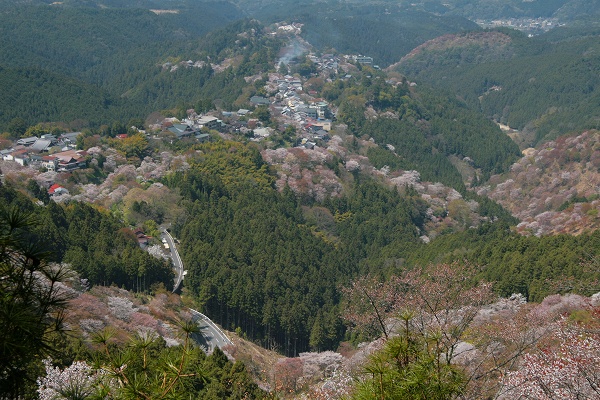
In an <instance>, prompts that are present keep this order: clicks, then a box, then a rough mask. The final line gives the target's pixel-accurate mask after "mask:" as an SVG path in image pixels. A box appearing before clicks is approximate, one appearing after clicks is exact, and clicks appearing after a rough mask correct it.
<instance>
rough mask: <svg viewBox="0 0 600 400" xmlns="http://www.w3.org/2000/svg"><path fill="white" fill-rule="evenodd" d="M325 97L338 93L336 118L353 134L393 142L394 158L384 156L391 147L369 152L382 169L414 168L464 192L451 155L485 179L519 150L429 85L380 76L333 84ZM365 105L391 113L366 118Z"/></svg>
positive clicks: (505, 163) (457, 103)
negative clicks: (396, 81)
mask: <svg viewBox="0 0 600 400" xmlns="http://www.w3.org/2000/svg"><path fill="white" fill-rule="evenodd" d="M378 78H379V79H378ZM325 96H331V97H334V96H338V100H337V101H339V102H340V111H339V115H338V118H339V119H340V120H341V121H342V122H344V123H346V124H347V125H348V127H349V128H350V130H351V132H352V133H354V134H355V135H357V136H359V137H360V136H363V135H366V136H369V137H372V138H373V139H374V140H375V142H376V143H378V144H380V145H382V146H384V145H388V146H387V147H388V148H389V145H392V146H393V152H394V153H395V155H396V156H397V160H396V161H394V159H395V157H392V155H391V154H388V155H385V152H386V151H387V150H383V149H381V150H378V151H371V153H370V154H369V156H370V158H372V160H373V163H374V164H375V165H376V166H378V167H379V168H380V167H381V166H383V165H389V166H390V167H393V166H396V167H397V168H402V169H405V170H407V169H416V170H418V171H419V173H420V174H421V176H422V177H423V180H425V181H432V182H442V183H445V184H447V185H449V186H452V187H454V188H456V189H457V190H459V191H463V190H464V183H463V182H464V179H463V177H462V176H461V175H460V173H459V172H458V170H457V169H456V168H455V167H454V166H453V165H452V164H451V162H450V160H449V158H448V156H450V155H455V156H459V157H461V158H465V157H468V158H469V159H471V160H472V162H473V164H474V166H475V167H476V168H479V169H480V170H481V173H482V174H481V175H482V176H481V177H479V178H481V179H483V180H485V179H486V178H487V177H489V175H490V174H491V173H497V172H501V171H504V170H506V169H507V168H508V166H510V164H511V163H512V162H513V161H515V160H516V158H517V155H518V154H519V151H518V148H517V146H516V145H515V144H514V142H512V141H511V140H510V139H509V138H508V137H507V136H506V135H503V134H502V132H501V131H500V130H499V129H498V128H497V127H496V126H494V124H493V123H491V122H490V121H487V120H486V119H485V118H483V117H481V115H479V114H478V113H476V112H474V111H472V110H470V109H469V108H468V107H467V106H466V105H465V104H464V103H461V102H459V101H457V100H451V99H448V98H446V97H444V96H441V95H438V94H436V93H434V92H433V91H430V90H427V89H418V90H408V88H407V85H406V83H402V84H399V85H398V86H396V87H394V86H391V85H386V84H383V83H382V80H381V78H380V77H376V78H374V79H369V78H365V79H363V80H362V81H360V85H353V84H351V83H346V84H344V83H333V84H331V85H329V87H326V88H325ZM366 106H372V107H373V108H374V109H375V111H378V112H386V111H387V112H392V115H391V116H390V115H385V114H384V115H383V116H382V117H378V118H367V117H366V116H365V107H366ZM386 163H389V164H386ZM475 183H476V182H475Z"/></svg>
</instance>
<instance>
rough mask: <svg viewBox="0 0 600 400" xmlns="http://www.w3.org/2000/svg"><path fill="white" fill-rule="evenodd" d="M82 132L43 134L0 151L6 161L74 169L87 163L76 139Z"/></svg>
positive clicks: (34, 165)
mask: <svg viewBox="0 0 600 400" xmlns="http://www.w3.org/2000/svg"><path fill="white" fill-rule="evenodd" d="M80 134H81V132H71V133H63V134H61V135H59V136H55V135H42V136H41V137H39V138H38V137H37V136H32V137H28V138H22V139H19V140H17V142H16V145H15V146H13V147H11V148H10V149H6V150H2V151H0V155H1V156H2V159H3V160H4V161H13V162H16V163H17V164H20V165H23V166H25V165H30V166H33V167H34V168H46V169H47V170H48V171H59V172H61V171H72V170H74V169H79V168H85V167H86V165H87V159H86V155H87V153H86V152H85V151H81V150H76V140H77V136H79V135H80Z"/></svg>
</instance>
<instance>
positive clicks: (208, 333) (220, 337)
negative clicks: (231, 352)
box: [161, 228, 233, 353]
mask: <svg viewBox="0 0 600 400" xmlns="http://www.w3.org/2000/svg"><path fill="white" fill-rule="evenodd" d="M161 238H163V239H165V241H166V243H167V244H168V245H169V249H170V250H171V259H172V260H173V265H174V267H175V269H176V270H177V277H176V278H175V284H174V286H173V293H175V292H176V291H177V290H179V288H180V286H181V283H182V282H183V277H184V276H185V273H186V272H187V271H185V270H184V269H183V261H181V257H180V256H179V251H177V247H176V246H175V239H173V236H171V234H170V233H169V232H168V231H167V230H166V229H164V228H163V229H161ZM189 310H190V312H191V314H192V318H193V319H194V321H195V322H197V323H198V327H199V328H200V334H199V335H195V336H194V339H195V340H196V341H197V342H198V343H199V344H200V345H202V346H203V347H204V348H205V349H206V351H207V352H208V353H210V352H212V351H213V350H214V349H215V347H218V348H220V349H222V348H223V347H225V346H228V345H232V344H233V342H232V341H231V340H229V338H228V337H227V335H225V334H224V333H223V331H222V330H221V329H219V327H218V326H217V325H216V324H215V323H214V322H212V321H211V320H210V318H208V317H207V316H206V315H204V314H202V313H201V312H199V311H196V310H193V309H191V308H190V309H189Z"/></svg>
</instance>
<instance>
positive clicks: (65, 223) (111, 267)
mask: <svg viewBox="0 0 600 400" xmlns="http://www.w3.org/2000/svg"><path fill="white" fill-rule="evenodd" d="M0 196H1V199H0V204H1V205H2V206H3V207H10V206H18V207H20V208H21V209H23V210H27V211H29V212H31V213H33V215H35V216H36V217H37V218H38V220H39V222H38V224H36V225H35V226H33V227H32V229H31V230H32V233H33V235H34V238H35V240H36V242H37V243H38V244H39V245H40V246H42V247H43V248H44V249H45V250H46V251H49V252H50V253H49V255H48V258H49V260H51V261H57V262H63V261H64V262H67V263H69V264H71V266H72V268H73V269H74V270H75V271H77V272H78V273H80V274H81V276H82V277H83V278H86V279H88V281H89V283H90V284H93V285H96V284H99V285H111V284H116V285H118V286H122V287H125V288H128V289H131V290H138V291H146V290H149V289H150V287H151V286H152V285H153V284H157V283H164V284H165V285H166V286H169V285H171V282H172V281H173V279H172V276H173V272H172V269H171V266H170V264H169V263H166V262H164V261H161V260H158V259H156V258H154V257H152V256H150V255H149V254H148V253H146V252H144V251H143V250H142V249H141V248H140V247H139V245H138V242H137V238H136V236H135V235H134V234H133V232H132V231H131V230H130V229H127V228H125V227H124V226H123V224H122V223H121V222H120V221H118V220H117V219H116V218H115V217H113V216H111V215H110V214H109V213H107V212H101V211H99V210H97V209H95V208H94V207H92V206H90V205H88V204H85V203H79V202H72V203H69V204H67V205H66V206H65V205H59V204H56V203H55V202H53V201H51V202H50V203H49V204H48V206H46V207H39V206H36V205H34V204H33V203H31V202H30V200H29V199H27V198H26V197H25V196H23V195H21V194H20V193H18V192H16V191H15V190H13V189H11V188H7V187H5V186H4V187H2V188H0Z"/></svg>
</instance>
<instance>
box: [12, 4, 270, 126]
mask: <svg viewBox="0 0 600 400" xmlns="http://www.w3.org/2000/svg"><path fill="white" fill-rule="evenodd" d="M194 4H195V5H194ZM194 4H192V3H191V2H190V4H188V5H189V7H191V8H192V9H193V10H191V11H195V14H197V15H201V16H203V17H205V18H207V19H208V21H209V22H207V23H202V21H204V18H195V19H193V22H190V21H189V20H190V19H189V18H187V17H183V16H181V15H182V14H181V13H176V14H171V13H167V14H159V15H157V14H155V13H152V12H150V11H149V10H147V9H146V10H144V9H138V8H110V7H109V8H95V7H71V6H68V5H58V4H55V5H53V6H49V5H45V4H44V5H42V4H37V5H35V4H34V5H31V4H30V5H18V6H14V7H13V8H11V9H9V10H7V11H6V12H4V13H2V14H1V15H0V33H1V34H2V37H4V38H5V39H6V40H4V41H3V42H2V43H1V44H0V55H1V58H2V60H3V61H2V63H1V65H0V85H1V86H2V87H3V88H4V96H3V100H2V102H1V103H0V109H1V110H2V113H1V116H0V127H2V126H4V127H6V126H7V124H8V123H9V122H10V121H11V120H13V119H15V118H22V119H24V120H25V121H26V122H27V123H28V124H30V125H32V124H35V123H38V122H42V121H61V122H64V123H67V124H69V123H71V124H72V125H75V123H77V124H78V125H79V126H74V127H73V128H72V129H80V126H81V125H83V126H98V125H100V124H102V123H105V124H111V123H112V122H113V121H115V120H122V121H127V120H129V119H131V118H142V119H144V118H145V117H146V116H147V115H148V114H150V113H151V112H153V111H157V110H162V109H172V108H175V107H179V108H180V109H183V110H185V109H187V108H190V107H191V106H193V105H195V104H196V103H198V102H199V101H201V100H205V99H207V98H208V99H211V100H219V101H220V105H222V106H223V107H224V108H228V107H232V106H233V103H234V102H236V100H238V97H239V96H240V95H241V94H242V91H243V89H244V88H245V87H247V86H249V87H250V90H254V89H253V86H251V85H249V84H248V83H247V82H246V81H245V80H244V79H243V78H244V77H245V76H249V75H253V74H255V73H258V72H264V71H266V70H268V69H269V65H268V62H271V61H273V60H274V58H275V57H276V55H277V51H278V48H279V46H280V41H279V40H278V39H276V38H272V37H269V36H265V35H264V34H263V33H262V30H263V27H262V26H261V25H260V24H259V23H258V22H257V21H249V20H239V21H237V22H234V23H233V25H231V26H225V27H223V25H225V22H228V21H230V20H231V19H239V18H237V17H235V16H234V15H232V13H231V12H224V15H221V14H219V10H220V9H221V8H220V7H221V6H223V5H224V4H225V3H223V4H221V3H197V4H196V3H194ZM203 6H205V7H208V10H207V11H204V8H202V7H203ZM229 6H231V5H229ZM199 7H200V8H201V9H202V11H201V12H200V11H198V8H199ZM225 8H227V6H226V5H225ZM180 11H181V10H180ZM213 12H214V13H215V14H216V15H213V14H212V13H213ZM217 15H218V17H217ZM32 16H34V17H33V18H32ZM238 17H239V16H238ZM208 31H211V32H210V35H208V36H206V34H207V33H208ZM244 32H247V35H246V36H243V37H242V36H241V35H242V34H243V33H244ZM226 59H227V60H228V61H227V62H226V63H225V64H224V65H222V66H221V65H220V64H221V63H223V62H224V61H225V60H226ZM188 60H191V61H192V65H189V63H187V61H188ZM182 62H183V64H181V63H182ZM211 63H212V64H214V65H215V66H218V67H216V68H217V69H219V70H218V71H217V72H215V71H213V67H211ZM249 95H251V93H250V94H249ZM248 97H249V96H248ZM245 100H247V97H246V99H245ZM238 108H239V105H238Z"/></svg>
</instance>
